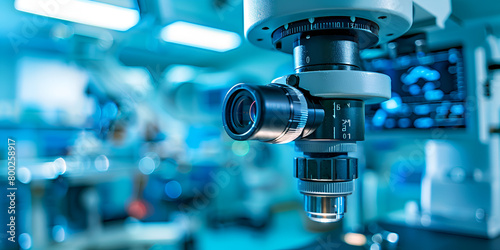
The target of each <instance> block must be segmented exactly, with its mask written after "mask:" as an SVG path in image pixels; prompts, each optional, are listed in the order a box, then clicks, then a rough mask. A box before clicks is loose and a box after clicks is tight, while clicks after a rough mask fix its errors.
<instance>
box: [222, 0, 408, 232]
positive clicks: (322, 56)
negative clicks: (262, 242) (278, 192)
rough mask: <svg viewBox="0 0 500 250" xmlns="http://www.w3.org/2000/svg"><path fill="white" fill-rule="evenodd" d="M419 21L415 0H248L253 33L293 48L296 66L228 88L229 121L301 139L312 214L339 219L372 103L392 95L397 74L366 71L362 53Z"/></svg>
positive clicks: (266, 134)
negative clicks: (269, 78)
mask: <svg viewBox="0 0 500 250" xmlns="http://www.w3.org/2000/svg"><path fill="white" fill-rule="evenodd" d="M412 22H413V1H411V0H384V1H372V0H358V1H329V0H311V1H292V2H290V1H287V0H245V1H244V26H245V34H246V38H247V39H248V40H249V41H250V42H251V43H252V44H254V45H256V46H258V47H261V48H264V49H269V50H277V51H281V52H284V53H288V54H292V55H293V58H294V66H295V73H294V74H291V75H286V76H282V77H279V78H277V79H275V80H274V81H272V83H270V84H268V85H265V86H255V85H250V84H243V83H242V84H238V85H235V86H234V87H232V88H231V89H230V90H229V92H228V93H227V95H226V97H225V100H224V104H223V124H224V128H225V130H226V132H227V134H228V135H229V136H230V137H231V138H233V139H234V140H240V141H242V140H258V141H262V142H267V143H288V142H292V141H294V142H295V147H296V150H297V151H300V152H303V156H302V157H297V158H295V159H294V176H295V177H296V178H297V179H298V189H299V191H300V192H301V193H302V194H304V209H305V211H306V213H307V216H308V217H309V218H310V219H312V220H314V221H317V222H322V223H329V222H337V221H339V220H341V219H342V218H343V217H344V213H345V212H346V209H347V208H346V197H347V196H348V195H350V194H352V193H353V191H354V180H355V179H357V178H358V159H357V158H354V157H350V156H349V155H348V154H349V153H350V152H354V151H356V147H357V146H356V142H358V141H363V140H364V133H365V131H364V130H365V104H374V103H380V102H382V101H385V100H388V99H389V98H390V97H391V80H390V77H389V76H387V75H385V74H381V73H376V72H368V71H363V69H362V65H361V57H360V51H361V50H363V49H367V48H370V47H372V46H375V45H377V44H379V43H384V42H387V41H390V40H392V39H395V38H398V37H400V36H401V35H403V34H404V33H405V32H407V31H408V30H409V29H410V27H411V26H412Z"/></svg>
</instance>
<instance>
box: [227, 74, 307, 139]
mask: <svg viewBox="0 0 500 250" xmlns="http://www.w3.org/2000/svg"><path fill="white" fill-rule="evenodd" d="M222 116H223V117H222V121H223V124H224V129H225V130H226V132H227V134H228V135H229V136H230V137H231V138H233V139H235V140H240V141H242V140H260V141H264V142H269V143H287V142H291V141H293V140H295V139H297V138H298V137H300V136H301V135H302V132H303V131H304V128H305V127H306V124H307V119H308V104H307V100H306V97H305V96H304V95H303V94H302V93H301V92H300V91H299V90H297V89H295V88H294V87H291V86H288V85H284V84H269V85H266V86H255V85H250V84H243V83H241V84H238V85H235V86H234V87H233V88H231V89H230V90H229V92H228V93H227V95H226V98H225V100H224V104H223V112H222Z"/></svg>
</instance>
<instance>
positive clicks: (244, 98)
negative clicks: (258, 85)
mask: <svg viewBox="0 0 500 250" xmlns="http://www.w3.org/2000/svg"><path fill="white" fill-rule="evenodd" d="M254 103H255V100H254V99H253V98H252V97H251V96H248V95H246V93H244V92H242V93H241V94H240V95H239V96H237V97H236V100H235V101H234V105H233V107H232V110H231V115H232V117H233V119H232V121H233V123H234V125H235V127H237V128H243V129H245V128H248V127H251V126H252V124H253V123H254V122H255V110H254V111H253V113H252V112H251V111H250V109H251V108H252V106H255V105H254Z"/></svg>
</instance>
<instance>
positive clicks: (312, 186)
mask: <svg viewBox="0 0 500 250" xmlns="http://www.w3.org/2000/svg"><path fill="white" fill-rule="evenodd" d="M298 188H299V191H300V192H301V193H303V194H307V195H321V196H340V195H348V194H351V193H352V192H354V181H343V182H326V181H303V180H299V182H298Z"/></svg>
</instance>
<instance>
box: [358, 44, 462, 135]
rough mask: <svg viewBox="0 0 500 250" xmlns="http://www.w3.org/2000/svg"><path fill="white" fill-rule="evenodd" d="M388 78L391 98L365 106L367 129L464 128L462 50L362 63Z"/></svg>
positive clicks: (453, 49)
mask: <svg viewBox="0 0 500 250" xmlns="http://www.w3.org/2000/svg"><path fill="white" fill-rule="evenodd" d="M364 66H365V69H366V70H367V71H375V72H380V73H384V74H386V75H388V76H390V77H391V82H392V83H391V84H392V96H391V99H389V100H388V101H385V102H383V103H381V104H376V105H367V106H366V127H367V129H368V130H382V129H405V128H414V129H415V128H416V129H428V128H451V127H454V128H457V127H458V128H465V124H466V123H465V113H466V112H465V111H466V110H465V107H466V106H465V100H466V98H467V92H466V84H465V76H464V62H463V56H462V49H461V48H451V49H446V50H440V51H434V52H430V53H427V54H425V55H420V54H409V55H402V56H399V57H397V58H395V59H387V58H379V59H373V60H366V61H365V65H364Z"/></svg>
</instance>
